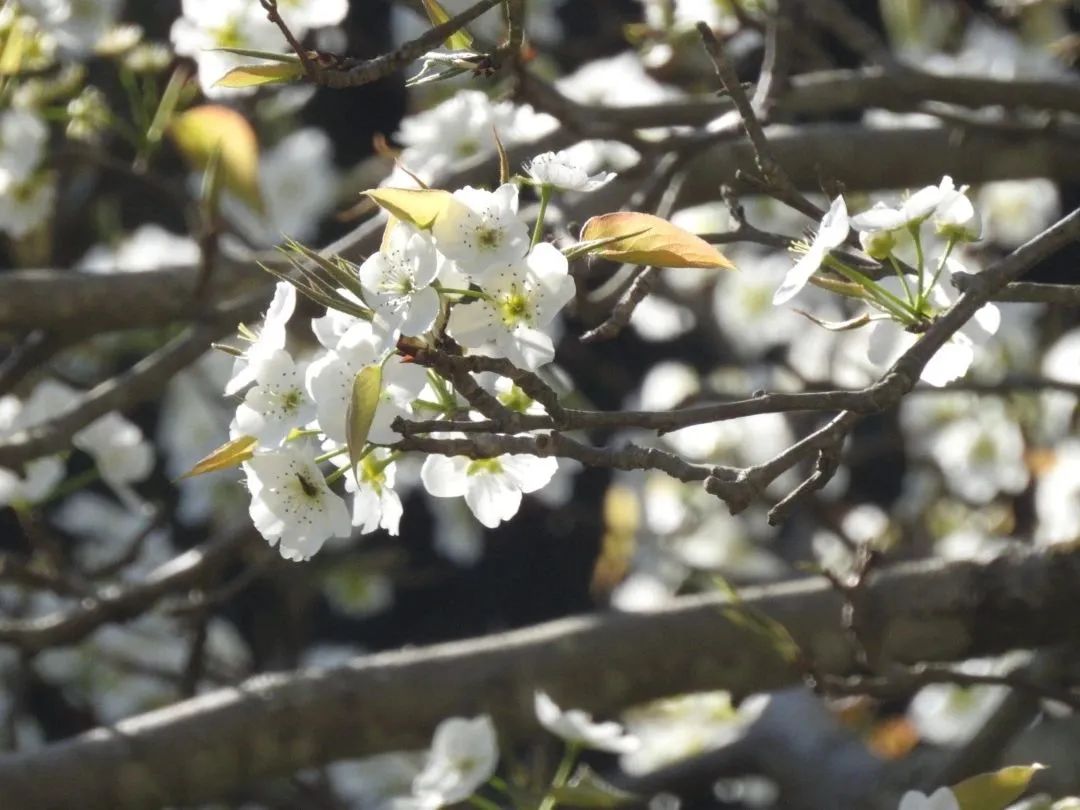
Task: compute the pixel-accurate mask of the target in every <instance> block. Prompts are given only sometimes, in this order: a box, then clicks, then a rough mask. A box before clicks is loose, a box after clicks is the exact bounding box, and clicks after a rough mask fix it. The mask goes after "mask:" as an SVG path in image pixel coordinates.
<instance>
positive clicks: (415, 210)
mask: <svg viewBox="0 0 1080 810" xmlns="http://www.w3.org/2000/svg"><path fill="white" fill-rule="evenodd" d="M363 193H364V194H366V195H367V196H368V197H370V198H371V199H372V200H374V201H375V203H376V204H377V205H378V206H379V207H380V208H382V209H384V210H386V211H389V212H390V213H391V214H392V215H394V216H395V217H397V218H398V219H403V220H405V221H406V222H411V223H412V224H413V225H415V226H416V227H417V228H422V229H426V228H430V227H431V226H432V225H433V224H434V223H435V220H436V219H438V218H439V217H440V216H442V214H443V212H444V211H445V210H446V209H447V208H448V207H449V206H450V205H452V204H453V203H454V202H455V200H454V195H452V194H451V193H450V192H449V191H443V190H441V189H437V188H423V189H415V188H373V189H368V190H367V191H365V192H363Z"/></svg>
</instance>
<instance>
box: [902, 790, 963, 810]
mask: <svg viewBox="0 0 1080 810" xmlns="http://www.w3.org/2000/svg"><path fill="white" fill-rule="evenodd" d="M897 810H960V802H958V801H957V800H956V794H955V793H953V792H952V791H951V790H949V789H948V788H947V787H943V788H938V789H937V790H935V791H934V792H933V793H932V794H931V795H929V796H927V795H926V794H925V793H920V792H919V791H917V790H909V791H908V792H907V793H905V794H904V795H903V796H902V797H901V798H900V805H899V807H897Z"/></svg>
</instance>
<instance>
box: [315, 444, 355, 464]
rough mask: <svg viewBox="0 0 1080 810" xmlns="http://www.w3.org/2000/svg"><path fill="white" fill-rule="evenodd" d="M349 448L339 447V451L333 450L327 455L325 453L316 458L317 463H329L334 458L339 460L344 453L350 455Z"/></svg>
mask: <svg viewBox="0 0 1080 810" xmlns="http://www.w3.org/2000/svg"><path fill="white" fill-rule="evenodd" d="M348 452H349V448H348V447H339V448H338V449H337V450H331V451H329V452H327V453H323V454H322V455H321V456H315V463H316V464H322V463H323V462H324V461H329V460H330V459H332V458H337V457H338V456H340V455H341V454H342V453H348Z"/></svg>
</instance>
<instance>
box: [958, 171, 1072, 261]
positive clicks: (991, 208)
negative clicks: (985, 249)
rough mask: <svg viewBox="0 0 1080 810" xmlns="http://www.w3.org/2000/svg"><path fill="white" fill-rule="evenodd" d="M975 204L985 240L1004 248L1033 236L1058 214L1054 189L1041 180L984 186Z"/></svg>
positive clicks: (1013, 246) (1001, 182) (1049, 183)
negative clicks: (979, 215)
mask: <svg viewBox="0 0 1080 810" xmlns="http://www.w3.org/2000/svg"><path fill="white" fill-rule="evenodd" d="M977 200H978V203H979V211H980V213H981V214H982V221H983V230H984V231H985V232H986V238H987V239H989V240H991V241H993V242H996V243H997V244H999V245H1001V246H1002V247H1005V248H1016V247H1019V246H1020V245H1022V244H1024V242H1026V241H1027V240H1028V239H1031V238H1033V237H1035V236H1037V235H1038V234H1039V233H1041V232H1042V231H1043V230H1045V229H1046V228H1048V227H1050V225H1051V224H1053V222H1054V220H1056V219H1057V218H1058V216H1059V215H1060V213H1061V200H1060V198H1059V197H1058V190H1057V186H1056V185H1055V184H1054V183H1053V182H1052V181H1050V180H1046V179H1042V178H1036V179H1031V180H1000V181H998V182H995V183H986V184H984V185H983V186H981V187H980V188H979V193H978V196H977Z"/></svg>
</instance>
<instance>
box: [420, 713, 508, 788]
mask: <svg viewBox="0 0 1080 810" xmlns="http://www.w3.org/2000/svg"><path fill="white" fill-rule="evenodd" d="M498 763H499V744H498V740H497V738H496V736H495V724H494V723H493V722H492V720H491V717H490V716H489V715H486V714H482V715H480V716H479V717H475V718H473V719H471V720H468V719H465V718H464V717H451V718H449V719H448V720H443V721H442V722H441V723H439V726H438V728H436V729H435V736H434V738H433V739H432V741H431V750H430V751H429V753H428V758H427V763H426V764H425V765H424V769H423V770H422V771H421V772H420V773H418V774H417V775H416V778H415V779H413V783H412V793H413V796H414V797H415V798H416V799H418V800H419V802H418V803H419V805H420V806H422V807H432V808H437V807H444V806H446V805H451V804H457V803H458V802H463V801H465V800H466V799H468V798H469V797H470V796H471V795H472V794H473V793H475V792H476V791H477V789H478V788H480V787H481V786H482V785H483V784H484V783H485V782H487V781H488V780H489V779H490V778H491V777H492V775H493V774H494V773H495V766H496V765H498Z"/></svg>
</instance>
